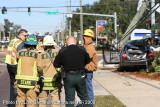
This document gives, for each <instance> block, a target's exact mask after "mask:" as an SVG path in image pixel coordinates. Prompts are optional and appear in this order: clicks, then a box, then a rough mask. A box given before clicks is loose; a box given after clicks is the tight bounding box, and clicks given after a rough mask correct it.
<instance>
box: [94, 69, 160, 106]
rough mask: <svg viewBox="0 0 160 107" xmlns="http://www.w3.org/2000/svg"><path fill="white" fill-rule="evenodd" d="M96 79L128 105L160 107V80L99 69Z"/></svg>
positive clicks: (95, 75)
mask: <svg viewBox="0 0 160 107" xmlns="http://www.w3.org/2000/svg"><path fill="white" fill-rule="evenodd" d="M94 79H95V80H96V81H98V82H99V83H100V84H101V85H102V86H103V87H105V89H107V90H108V91H109V92H110V93H111V94H113V95H114V96H115V97H116V98H118V99H119V100H120V101H121V102H122V103H123V104H124V105H126V106H127V107H160V81H154V80H146V79H139V78H137V77H134V76H131V78H128V77H126V76H124V75H119V74H116V73H114V72H111V70H98V71H97V72H95V73H94Z"/></svg>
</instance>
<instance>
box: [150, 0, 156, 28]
mask: <svg viewBox="0 0 160 107" xmlns="http://www.w3.org/2000/svg"><path fill="white" fill-rule="evenodd" d="M154 6H155V0H151V8H152V10H154V8H153V7H154ZM154 25H155V12H153V13H152V14H151V26H152V27H153V26H154Z"/></svg>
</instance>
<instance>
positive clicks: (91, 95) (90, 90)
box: [86, 72, 94, 101]
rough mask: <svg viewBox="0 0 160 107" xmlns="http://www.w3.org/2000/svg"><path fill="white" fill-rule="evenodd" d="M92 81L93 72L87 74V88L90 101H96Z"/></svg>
mask: <svg viewBox="0 0 160 107" xmlns="http://www.w3.org/2000/svg"><path fill="white" fill-rule="evenodd" d="M92 79H93V72H87V73H86V87H87V92H88V97H89V100H91V101H94V93H93V86H92Z"/></svg>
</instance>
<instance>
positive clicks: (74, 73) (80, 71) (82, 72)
mask: <svg viewBox="0 0 160 107" xmlns="http://www.w3.org/2000/svg"><path fill="white" fill-rule="evenodd" d="M66 73H67V74H70V75H84V74H85V71H84V70H76V71H68V72H66Z"/></svg>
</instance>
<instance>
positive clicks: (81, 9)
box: [80, 0, 83, 45]
mask: <svg viewBox="0 0 160 107" xmlns="http://www.w3.org/2000/svg"><path fill="white" fill-rule="evenodd" d="M80 13H83V8H82V0H80ZM80 27H81V29H80V31H81V34H80V40H81V44H82V45H83V39H82V35H83V15H82V14H80Z"/></svg>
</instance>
